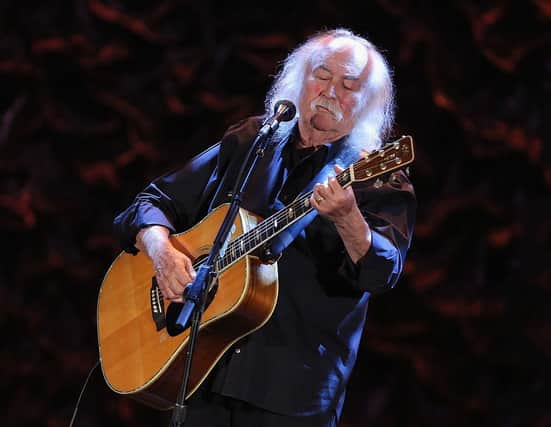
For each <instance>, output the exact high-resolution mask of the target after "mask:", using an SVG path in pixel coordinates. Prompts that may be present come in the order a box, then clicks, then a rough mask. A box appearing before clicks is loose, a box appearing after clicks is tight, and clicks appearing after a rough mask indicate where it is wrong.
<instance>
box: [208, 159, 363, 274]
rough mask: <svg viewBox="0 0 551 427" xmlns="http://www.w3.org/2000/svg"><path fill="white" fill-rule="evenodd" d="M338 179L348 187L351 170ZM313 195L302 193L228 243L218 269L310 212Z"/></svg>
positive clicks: (251, 250) (236, 259)
mask: <svg viewBox="0 0 551 427" xmlns="http://www.w3.org/2000/svg"><path fill="white" fill-rule="evenodd" d="M336 179H337V181H338V182H339V184H341V185H342V186H343V187H347V186H348V185H350V184H351V183H352V181H351V179H350V170H349V169H345V170H344V171H343V172H341V173H340V174H338V175H337V176H336ZM311 196H312V191H309V192H308V193H305V194H303V195H301V196H300V197H299V198H297V199H295V200H294V201H293V202H291V203H290V204H289V205H288V206H286V207H285V208H283V209H281V210H280V211H277V212H276V213H275V214H273V215H272V216H270V217H268V218H266V219H265V220H263V221H262V222H260V223H259V224H258V225H257V226H256V227H255V228H253V229H252V230H250V231H248V232H246V233H244V234H242V235H241V236H239V237H237V238H236V239H233V240H231V241H230V242H229V243H228V245H227V247H226V250H225V252H224V254H223V255H222V256H220V257H219V258H218V259H217V262H216V269H217V271H222V270H224V269H226V268H228V267H229V266H230V265H232V264H233V263H235V262H237V261H238V260H240V259H241V258H242V257H244V256H246V255H249V254H250V253H251V252H254V251H255V250H256V249H258V248H260V247H262V245H264V244H265V243H266V242H268V241H270V240H271V239H273V238H274V237H275V236H277V235H278V234H279V233H281V232H282V231H283V230H285V229H286V228H288V227H290V226H291V225H293V224H294V223H295V222H297V221H298V220H300V219H301V218H302V217H304V216H305V215H307V214H308V213H310V212H311V211H312V209H313V208H312V206H311V205H310V197H311Z"/></svg>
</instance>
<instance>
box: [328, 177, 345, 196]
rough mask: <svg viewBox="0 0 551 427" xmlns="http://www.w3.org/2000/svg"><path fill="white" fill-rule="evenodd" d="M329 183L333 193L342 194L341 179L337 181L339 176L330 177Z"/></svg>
mask: <svg viewBox="0 0 551 427" xmlns="http://www.w3.org/2000/svg"><path fill="white" fill-rule="evenodd" d="M327 184H328V187H329V189H330V190H331V192H332V193H333V194H340V192H341V190H342V187H341V185H340V184H339V181H337V178H329V182H328V183H327Z"/></svg>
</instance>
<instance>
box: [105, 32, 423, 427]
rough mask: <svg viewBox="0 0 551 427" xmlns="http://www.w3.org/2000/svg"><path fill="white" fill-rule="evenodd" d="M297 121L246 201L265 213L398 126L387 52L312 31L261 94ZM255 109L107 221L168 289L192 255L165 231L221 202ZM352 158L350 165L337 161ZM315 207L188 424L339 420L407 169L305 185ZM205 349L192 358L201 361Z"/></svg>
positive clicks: (395, 262)
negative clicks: (270, 300)
mask: <svg viewBox="0 0 551 427" xmlns="http://www.w3.org/2000/svg"><path fill="white" fill-rule="evenodd" d="M280 99H289V100H291V101H293V102H294V103H295V104H296V105H297V107H298V108H297V116H296V118H295V119H294V120H293V121H291V122H289V123H285V124H282V125H281V127H280V128H279V130H278V131H277V132H276V134H275V135H274V139H275V140H276V142H277V144H276V146H275V148H274V149H273V150H272V151H270V152H268V153H267V154H266V156H264V158H263V159H262V160H261V165H259V167H258V168H257V171H256V173H255V175H254V176H253V177H252V181H251V182H250V184H249V186H248V188H247V191H246V194H245V195H244V198H243V203H242V205H243V207H244V208H246V209H248V210H249V211H252V212H255V213H257V214H259V215H262V216H264V217H266V216H269V215H270V214H272V213H273V212H275V211H276V210H278V209H280V208H281V207H283V206H285V205H286V204H288V203H289V202H291V201H292V200H293V199H294V198H295V197H296V196H297V195H298V194H300V193H301V192H303V191H304V189H305V188H307V186H308V185H309V183H310V181H312V180H313V179H315V178H316V177H318V172H319V171H320V170H321V169H322V168H323V167H324V166H325V165H327V164H330V165H334V172H337V173H338V172H340V171H341V170H342V169H341V166H338V165H337V164H336V163H341V164H342V163H343V162H344V161H349V160H351V159H352V160H355V159H356V158H357V157H358V156H359V152H360V150H366V151H369V150H371V149H375V148H378V147H379V145H380V141H381V138H382V137H383V136H384V133H385V131H387V130H388V129H389V127H390V125H391V123H392V107H393V97H392V82H391V79H390V73H389V71H388V67H387V65H386V63H385V61H384V58H383V57H382V55H381V54H380V53H379V52H378V51H377V50H376V48H375V47H374V46H373V45H372V44H371V43H369V42H368V41H367V40H365V39H363V38H361V37H358V36H356V35H354V34H352V33H351V32H350V31H348V30H343V29H338V30H333V31H327V32H324V33H321V34H318V35H316V36H314V37H313V38H311V39H309V40H308V41H307V42H306V43H305V44H304V45H302V46H300V47H299V48H297V49H296V50H295V51H294V52H292V53H291V54H290V55H289V57H288V58H287V60H286V62H285V64H284V67H283V69H282V71H281V72H280V74H279V75H278V77H277V78H276V80H275V82H274V85H273V87H272V89H271V90H270V92H269V94H268V96H267V99H266V111H267V112H268V113H271V111H272V109H273V106H274V104H275V103H276V102H277V101H278V100H280ZM261 123H262V118H259V117H256V118H250V119H247V120H244V121H243V122H241V123H239V124H237V125H235V126H233V127H231V128H230V129H229V130H228V131H227V132H226V134H225V135H224V137H223V138H222V140H221V142H220V143H218V144H216V145H214V146H213V147H211V148H210V149H208V150H206V151H205V152H203V153H201V154H200V155H198V156H197V157H195V158H194V159H192V160H191V161H190V162H189V163H188V164H187V165H186V166H185V167H184V168H182V169H181V170H180V171H178V172H175V173H172V174H170V175H167V176H164V177H162V178H159V179H157V180H155V181H154V182H153V183H151V184H150V185H149V186H148V187H147V188H146V189H145V190H144V191H143V192H142V193H140V194H139V195H138V196H137V197H136V199H135V201H134V203H133V204H132V205H131V206H130V207H129V208H128V209H127V210H125V211H124V212H123V213H121V214H120V215H119V216H118V217H117V218H116V220H115V225H116V227H117V229H118V231H119V233H120V236H121V240H122V242H123V246H124V248H125V250H127V251H128V252H134V253H135V252H136V251H137V250H138V249H139V250H141V251H144V252H145V253H146V254H147V255H148V256H149V258H150V259H151V261H152V263H153V265H154V267H155V270H156V275H157V280H158V283H159V287H160V289H161V290H162V293H163V295H164V297H165V298H168V299H169V300H171V301H176V302H180V301H182V293H183V291H184V289H185V287H186V285H187V284H188V283H190V282H191V281H192V280H193V278H194V276H195V271H194V270H193V266H192V262H191V260H190V259H189V258H188V257H187V256H186V255H185V254H183V253H182V252H180V251H178V250H177V249H176V248H175V247H174V246H172V244H171V243H170V240H169V235H170V234H171V233H174V232H179V231H183V230H186V229H187V228H189V227H191V226H192V225H194V224H195V223H197V222H198V221H200V220H201V219H202V218H203V217H204V216H205V215H206V214H207V213H208V212H209V211H210V210H212V209H213V208H215V207H216V206H218V205H220V204H222V203H225V202H227V201H228V198H227V193H228V192H229V191H230V190H231V189H232V188H233V185H234V182H235V179H236V175H237V173H238V171H239V168H240V166H241V164H242V162H243V159H244V156H245V154H246V152H247V149H248V147H249V146H250V144H251V142H252V140H253V139H254V137H255V135H256V133H257V131H258V129H259V127H260V125H261ZM344 166H347V165H344ZM310 203H311V206H312V207H313V208H314V209H315V210H316V211H317V212H318V213H319V215H318V216H317V217H316V218H315V219H314V220H313V221H312V222H311V223H310V224H309V225H308V226H307V227H306V228H305V229H304V230H302V231H301V232H299V233H298V235H297V236H296V238H295V239H294V241H293V242H292V243H291V244H290V245H289V246H288V247H287V248H286V249H285V250H284V252H283V254H282V257H281V259H280V260H279V261H278V275H279V286H280V290H279V297H278V302H277V305H276V308H275V311H274V313H273V315H272V316H271V318H270V319H269V321H268V322H267V323H266V324H265V325H264V326H263V327H262V328H260V329H259V330H258V331H256V332H253V333H252V334H250V335H249V336H247V337H245V338H244V339H242V340H241V341H240V342H239V343H238V344H237V346H236V347H235V348H233V349H232V350H231V351H229V352H227V354H226V355H225V356H224V358H223V359H222V360H221V361H220V363H218V366H217V367H216V369H215V370H214V371H213V372H212V373H211V374H210V376H209V379H208V380H207V381H206V382H205V383H204V384H203V385H202V386H201V388H200V390H199V391H197V392H196V393H195V394H194V396H193V398H192V400H191V406H190V412H189V416H188V419H187V420H186V425H189V426H195V425H197V426H207V425H208V426H211V425H212V426H214V425H216V426H218V425H220V426H230V425H231V426H248V425H250V426H255V427H258V426H272V425H273V426H291V427H292V426H335V425H336V424H337V421H338V418H339V416H340V413H341V409H342V405H343V401H344V395H345V387H346V383H347V381H348V379H349V377H350V373H351V371H352V368H353V366H354V363H355V361H356V355H357V351H358V346H359V341H360V337H361V335H362V330H363V326H364V323H365V319H366V313H367V303H368V299H369V296H370V294H372V293H377V292H381V291H384V290H387V289H389V288H391V287H392V286H394V284H395V283H396V281H397V279H398V276H399V275H400V273H401V270H402V267H403V264H404V260H405V256H406V252H407V249H408V247H409V244H410V241H411V236H412V229H413V222H414V213H415V196H414V193H413V189H412V186H411V184H410V182H409V180H408V178H407V177H406V175H405V174H403V173H402V172H395V173H393V174H392V178H389V177H382V178H380V179H378V180H377V183H375V184H374V183H373V182H371V181H369V182H362V183H357V184H355V185H354V186H350V187H347V188H343V187H341V185H340V184H339V183H338V181H337V180H336V179H335V178H334V177H329V178H328V179H327V180H322V181H320V182H318V183H317V184H315V186H314V187H313V195H312V198H311V199H310ZM197 357H200V356H197Z"/></svg>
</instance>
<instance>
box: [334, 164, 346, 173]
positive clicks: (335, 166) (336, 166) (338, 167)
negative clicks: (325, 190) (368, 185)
mask: <svg viewBox="0 0 551 427" xmlns="http://www.w3.org/2000/svg"><path fill="white" fill-rule="evenodd" d="M333 170H334V171H335V172H336V173H341V172H342V171H343V170H344V168H343V167H341V166H340V165H337V164H336V163H335V164H334V165H333Z"/></svg>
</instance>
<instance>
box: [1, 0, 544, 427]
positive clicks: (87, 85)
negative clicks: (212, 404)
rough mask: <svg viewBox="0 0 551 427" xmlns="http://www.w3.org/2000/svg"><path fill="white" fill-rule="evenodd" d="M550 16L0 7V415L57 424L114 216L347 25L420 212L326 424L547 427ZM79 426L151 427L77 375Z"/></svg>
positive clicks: (85, 343) (91, 342) (428, 8)
mask: <svg viewBox="0 0 551 427" xmlns="http://www.w3.org/2000/svg"><path fill="white" fill-rule="evenodd" d="M550 17H551V3H550V2H549V1H545V0H532V1H524V2H521V1H517V2H515V1H505V0H502V1H485V2H477V1H474V0H473V1H468V0H457V1H450V2H439V1H425V2H422V1H407V0H402V1H392V0H379V1H365V2H362V3H360V2H357V1H349V0H342V1H328V0H326V1H318V2H299V1H283V0H282V1H279V2H270V3H269V4H261V3H258V4H256V5H249V6H248V7H246V6H245V4H237V3H235V2H225V3H224V4H222V2H214V1H208V0H202V1H200V2H188V1H183V0H182V1H178V0H165V1H157V2H146V1H126V2H123V1H111V0H104V1H100V0H89V1H85V0H74V1H61V0H57V1H43V2H39V1H34V2H33V1H21V0H19V1H14V0H4V1H2V2H1V4H0V114H1V116H0V118H1V122H0V173H1V181H0V218H1V220H0V236H1V237H2V248H3V250H2V253H3V255H2V262H1V264H0V283H1V284H2V286H1V288H0V291H1V296H0V297H1V298H0V307H1V312H2V323H1V325H2V329H1V332H2V337H3V344H2V347H1V348H2V350H1V353H0V362H1V363H0V366H1V369H2V371H1V372H2V375H1V378H2V381H1V384H2V385H1V387H2V393H3V396H4V397H3V405H2V406H3V407H4V408H6V409H4V410H3V411H2V415H0V424H1V425H14V426H15V425H47V426H51V427H54V426H55V427H57V426H66V425H68V422H69V419H70V416H71V411H72V409H73V406H74V404H75V402H76V399H77V396H78V393H79V390H80V387H81V385H82V383H83V381H84V379H85V377H86V374H87V373H88V371H89V369H90V368H91V367H92V366H93V364H94V362H95V361H96V360H97V356H98V355H97V343H96V329H95V315H96V313H95V309H96V298H97V292H98V288H99V285H100V283H101V280H102V277H103V274H104V273H105V271H106V269H107V267H108V266H109V264H110V262H111V261H112V259H113V258H114V257H115V255H116V254H117V253H118V251H119V247H118V243H117V241H116V240H115V239H114V237H113V235H112V233H111V228H110V227H111V221H112V218H113V216H114V215H115V213H117V212H118V211H120V210H121V209H123V208H124V207H125V206H126V205H127V204H128V203H129V202H130V200H131V198H132V196H133V195H134V194H135V193H136V192H137V191H139V190H140V189H141V188H143V187H144V186H145V185H146V184H147V182H148V181H149V180H150V179H152V178H153V177H155V176H157V175H159V174H160V173H162V172H164V171H167V170H168V169H172V168H175V167H178V166H180V165H182V164H183V163H184V162H185V160H186V159H187V158H189V157H190V156H191V155H192V154H195V153H197V152H199V151H200V150H202V149H203V148H205V147H206V146H208V145H210V144H212V143H213V142H215V141H216V140H217V139H218V138H219V137H220V136H221V135H222V133H223V131H224V129H225V127H226V126H227V125H229V124H230V123H232V122H234V121H236V120H238V119H240V118H243V117H245V116H247V115H249V114H255V113H260V112H261V111H262V103H263V97H264V94H265V92H266V89H267V88H268V87H269V85H270V82H271V80H272V75H273V73H274V71H275V70H276V68H277V65H278V63H279V62H280V61H281V60H282V59H284V57H285V56H286V54H287V53H288V52H289V50H290V49H292V48H293V47H294V46H296V45H297V43H299V42H302V41H303V40H304V38H305V37H306V36H307V35H309V34H311V33H313V32H315V31H317V30H320V29H323V28H333V27H335V26H345V27H349V28H351V29H352V30H354V31H356V32H358V33H360V34H363V35H367V36H369V37H370V38H371V40H372V41H373V42H374V43H375V44H376V45H378V46H380V47H381V48H382V49H383V51H384V52H386V55H387V57H388V59H389V61H390V63H391V65H392V68H393V69H394V75H395V82H396V86H397V103H398V114H397V126H396V128H395V135H400V134H403V133H408V134H412V135H413V136H414V138H415V141H416V149H417V160H416V163H415V166H414V167H413V168H412V178H413V181H414V183H415V185H416V189H417V194H418V199H419V212H418V213H419V215H418V221H417V225H416V233H415V239H414V242H413V247H412V250H411V253H410V256H409V259H408V262H407V265H406V271H405V274H404V276H403V278H402V280H401V282H400V283H399V285H398V286H397V288H396V289H394V290H393V291H392V292H390V293H387V294H385V295H383V296H379V297H376V298H373V299H372V301H371V306H370V313H369V316H368V324H367V328H366V333H365V336H364V339H363V341H362V348H361V354H360V356H359V360H358V364H357V367H356V370H355V372H354V375H353V378H352V381H351V383H350V386H349V393H348V400H347V403H346V406H345V412H344V416H343V419H342V422H341V426H349V427H352V426H370V427H390V426H467V425H468V426H540V427H543V426H547V425H551V411H550V409H549V408H550V403H551V400H550V397H549V396H551V386H550V384H551V376H550V375H549V366H550V353H551V339H550V337H551V329H550V327H549V326H550V313H551V311H550V304H549V301H550V299H549V296H550V295H549V294H550V292H551V266H550V265H551V244H550V243H551V242H550V241H551V219H550V217H551V197H550V191H549V190H550V187H551V166H550V156H551V150H550V147H549V145H545V143H546V141H545V140H544V127H546V126H545V125H548V123H546V120H547V121H548V120H549V116H547V117H544V109H545V104H546V103H548V102H549V101H548V100H549V97H550V95H551V91H550V85H551V83H550V79H549V74H550V70H551V58H550V56H549V52H550V51H551V50H550V44H551V35H550V32H549V21H550ZM547 131H548V126H547ZM547 135H548V134H547ZM547 142H548V141H547ZM93 425H102V426H146V425H147V426H150V425H159V424H158V415H157V414H156V413H155V412H153V411H152V410H149V409H148V408H145V407H143V406H140V405H138V404H136V403H134V402H133V401H132V400H129V399H125V398H121V397H118V396H116V395H115V394H113V393H112V392H110V391H108V390H107V388H106V386H105V385H104V383H103V380H102V379H101V375H100V374H99V373H98V372H96V373H95V374H94V376H93V377H92V380H91V384H90V388H89V389H88V390H87V392H86V394H85V396H84V399H83V403H82V406H81V410H80V412H79V415H78V419H77V423H76V426H93Z"/></svg>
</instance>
